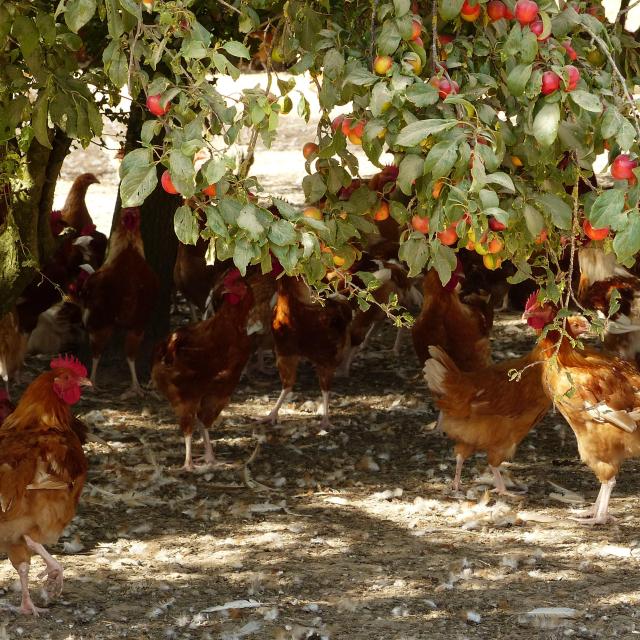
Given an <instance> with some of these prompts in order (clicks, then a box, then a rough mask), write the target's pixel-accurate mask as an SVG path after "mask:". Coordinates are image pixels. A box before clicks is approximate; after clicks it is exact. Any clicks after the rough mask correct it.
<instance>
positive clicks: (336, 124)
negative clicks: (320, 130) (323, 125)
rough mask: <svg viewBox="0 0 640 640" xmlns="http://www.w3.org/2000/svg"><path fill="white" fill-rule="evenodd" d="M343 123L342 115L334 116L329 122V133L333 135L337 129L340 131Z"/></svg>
mask: <svg viewBox="0 0 640 640" xmlns="http://www.w3.org/2000/svg"><path fill="white" fill-rule="evenodd" d="M343 122H344V116H343V115H339V116H336V117H335V118H334V119H333V120H332V121H331V131H333V133H335V132H336V131H337V130H338V129H341V128H342V123H343Z"/></svg>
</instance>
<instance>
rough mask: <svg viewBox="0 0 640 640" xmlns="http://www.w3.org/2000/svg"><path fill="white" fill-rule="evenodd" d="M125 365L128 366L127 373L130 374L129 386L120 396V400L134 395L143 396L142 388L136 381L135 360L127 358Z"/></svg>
mask: <svg viewBox="0 0 640 640" xmlns="http://www.w3.org/2000/svg"><path fill="white" fill-rule="evenodd" d="M127 365H128V366H129V373H130V374H131V386H130V387H129V388H128V389H127V390H126V391H125V392H124V393H123V394H122V395H121V396H120V399H121V400H127V399H128V398H133V397H135V396H138V397H141V396H144V390H143V389H142V387H141V386H140V382H139V381H138V374H137V372H136V361H135V360H134V359H133V358H127Z"/></svg>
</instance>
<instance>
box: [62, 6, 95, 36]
mask: <svg viewBox="0 0 640 640" xmlns="http://www.w3.org/2000/svg"><path fill="white" fill-rule="evenodd" d="M96 7H97V4H96V0H69V2H67V5H66V9H65V12H64V21H65V22H66V24H67V27H69V29H70V30H71V31H73V33H78V31H80V29H81V28H82V27H84V25H85V24H87V22H89V20H91V18H93V14H94V13H95V12H96Z"/></svg>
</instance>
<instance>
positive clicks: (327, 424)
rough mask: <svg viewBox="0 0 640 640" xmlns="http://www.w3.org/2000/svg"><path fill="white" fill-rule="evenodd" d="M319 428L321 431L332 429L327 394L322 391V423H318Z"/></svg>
mask: <svg viewBox="0 0 640 640" xmlns="http://www.w3.org/2000/svg"><path fill="white" fill-rule="evenodd" d="M320 426H321V427H322V428H323V429H332V428H333V425H332V424H331V421H330V420H329V392H328V391H324V390H323V391H322V421H321V422H320Z"/></svg>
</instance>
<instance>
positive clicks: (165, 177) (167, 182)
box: [160, 169, 178, 195]
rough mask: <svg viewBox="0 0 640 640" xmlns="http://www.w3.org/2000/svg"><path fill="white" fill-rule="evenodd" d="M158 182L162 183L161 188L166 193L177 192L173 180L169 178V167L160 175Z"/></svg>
mask: <svg viewBox="0 0 640 640" xmlns="http://www.w3.org/2000/svg"><path fill="white" fill-rule="evenodd" d="M160 184H161V185H162V188H163V189H164V190H165V191H166V192H167V193H171V194H174V195H175V194H176V193H178V190H177V189H176V188H175V186H174V184H173V181H172V180H171V174H170V173H169V169H167V170H166V171H165V172H164V173H163V174H162V177H161V178H160Z"/></svg>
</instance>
